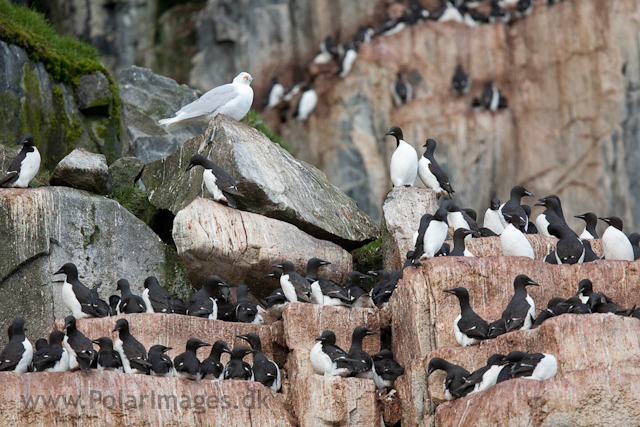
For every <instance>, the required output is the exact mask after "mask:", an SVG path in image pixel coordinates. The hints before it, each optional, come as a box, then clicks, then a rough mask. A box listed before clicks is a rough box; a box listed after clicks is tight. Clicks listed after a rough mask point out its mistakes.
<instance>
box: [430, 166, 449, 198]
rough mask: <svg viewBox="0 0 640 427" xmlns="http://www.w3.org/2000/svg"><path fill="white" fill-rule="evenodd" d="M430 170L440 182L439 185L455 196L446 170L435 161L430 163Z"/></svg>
mask: <svg viewBox="0 0 640 427" xmlns="http://www.w3.org/2000/svg"><path fill="white" fill-rule="evenodd" d="M429 170H430V171H431V173H432V174H433V176H435V177H436V179H437V180H438V184H440V187H442V188H443V189H444V190H445V191H446V192H447V193H449V194H454V193H455V191H454V190H453V188H452V187H451V183H450V182H449V177H448V176H447V174H446V173H445V171H444V170H442V168H441V167H440V165H439V164H438V163H436V162H435V161H433V162H430V163H429Z"/></svg>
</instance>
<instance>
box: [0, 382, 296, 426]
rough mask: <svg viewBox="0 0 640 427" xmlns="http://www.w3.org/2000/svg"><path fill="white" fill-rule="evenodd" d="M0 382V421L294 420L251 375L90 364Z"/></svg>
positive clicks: (98, 423)
mask: <svg viewBox="0 0 640 427" xmlns="http://www.w3.org/2000/svg"><path fill="white" fill-rule="evenodd" d="M0 382H2V390H1V391H0V397H1V398H2V400H1V401H2V404H1V405H0V416H2V419H3V423H4V424H5V425H59V424H67V423H68V422H69V423H77V424H81V425H83V426H89V427H99V426H104V425H118V426H123V427H134V426H142V425H154V426H159V425H164V426H185V427H190V426H202V425H220V422H218V421H216V420H225V421H224V425H229V426H249V425H260V426H268V427H280V426H293V425H295V421H294V420H293V417H292V416H291V414H290V412H289V410H287V408H286V407H285V404H284V399H283V397H282V395H279V394H277V393H275V392H273V391H272V390H270V389H268V388H267V387H265V386H263V385H262V384H260V383H258V382H252V381H209V380H203V381H191V380H188V379H185V378H164V377H156V376H150V375H131V374H123V373H119V372H113V371H98V370H94V371H92V372H91V374H90V375H89V374H86V373H84V372H81V371H77V372H35V373H28V374H16V373H13V372H0ZM23 399H24V400H23ZM63 399H64V400H63ZM67 399H68V400H67ZM48 402H56V404H55V405H54V404H47V403H48ZM63 402H64V403H63ZM25 403H26V404H25Z"/></svg>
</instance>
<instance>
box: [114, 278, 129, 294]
mask: <svg viewBox="0 0 640 427" xmlns="http://www.w3.org/2000/svg"><path fill="white" fill-rule="evenodd" d="M116 290H118V291H120V292H126V291H130V290H131V285H130V284H129V281H128V280H127V279H120V280H118V283H117V286H116Z"/></svg>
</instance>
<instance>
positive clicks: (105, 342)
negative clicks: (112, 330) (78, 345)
mask: <svg viewBox="0 0 640 427" xmlns="http://www.w3.org/2000/svg"><path fill="white" fill-rule="evenodd" d="M92 342H93V343H94V344H96V345H98V346H99V347H100V350H98V352H97V353H96V357H95V358H94V359H93V366H92V368H95V369H99V370H107V371H116V372H123V368H122V360H121V359H120V353H118V352H117V351H116V350H114V348H113V341H111V338H109V337H102V338H98V339H97V340H93V341H92Z"/></svg>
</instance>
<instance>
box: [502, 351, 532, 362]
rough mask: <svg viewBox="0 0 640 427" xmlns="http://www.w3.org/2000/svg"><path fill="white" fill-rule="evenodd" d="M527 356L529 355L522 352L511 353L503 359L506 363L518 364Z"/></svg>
mask: <svg viewBox="0 0 640 427" xmlns="http://www.w3.org/2000/svg"><path fill="white" fill-rule="evenodd" d="M528 354H529V353H525V352H524V351H512V352H510V353H509V354H507V357H505V359H506V361H507V362H519V361H521V360H522V359H524V358H525V357H527V355H528Z"/></svg>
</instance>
